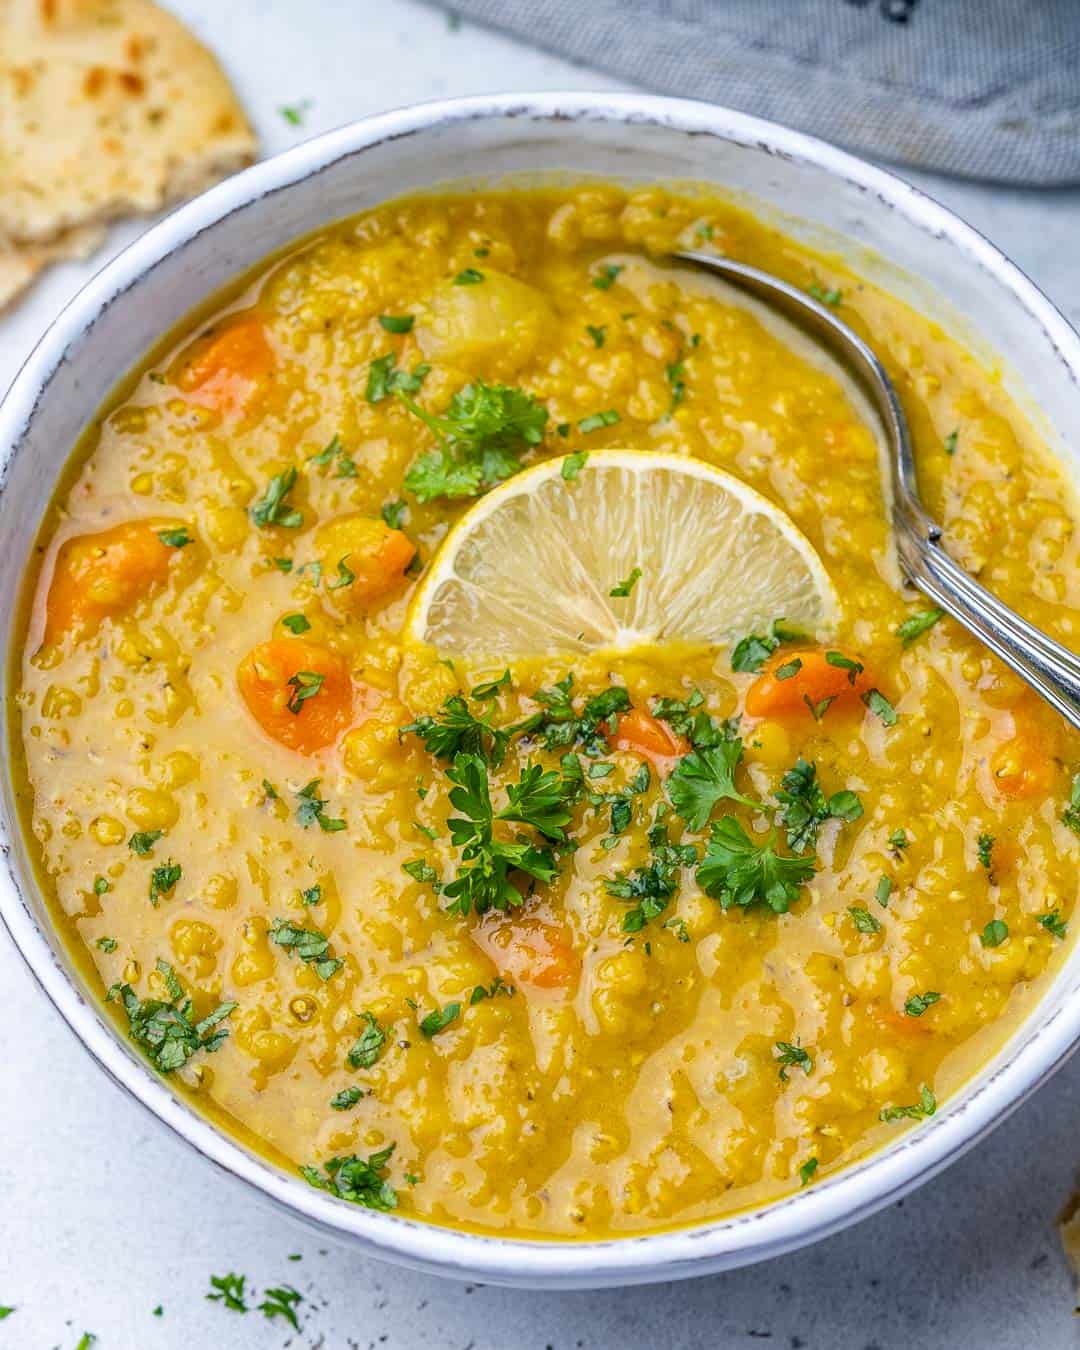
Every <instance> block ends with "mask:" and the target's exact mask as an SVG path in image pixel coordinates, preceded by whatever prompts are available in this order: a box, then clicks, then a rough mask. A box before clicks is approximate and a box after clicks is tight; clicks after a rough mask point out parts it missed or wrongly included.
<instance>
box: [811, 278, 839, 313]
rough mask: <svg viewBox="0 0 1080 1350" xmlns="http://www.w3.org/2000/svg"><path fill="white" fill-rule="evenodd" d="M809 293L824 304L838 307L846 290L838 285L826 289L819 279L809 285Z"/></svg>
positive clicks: (831, 307)
mask: <svg viewBox="0 0 1080 1350" xmlns="http://www.w3.org/2000/svg"><path fill="white" fill-rule="evenodd" d="M806 289H807V293H808V294H809V295H811V296H812V297H813V298H814V299H815V300H817V301H818V302H819V303H820V304H822V305H828V306H829V307H830V309H837V308H838V307H839V305H840V303H841V301H842V300H843V298H844V292H843V291H841V290H839V289H838V288H837V287H835V286H834V287H831V288H829V289H826V287H824V286H822V284H821V283H820V282H819V281H814V282H811V284H810V285H809V286H807V288H806Z"/></svg>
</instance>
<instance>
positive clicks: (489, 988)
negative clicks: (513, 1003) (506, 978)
mask: <svg viewBox="0 0 1080 1350" xmlns="http://www.w3.org/2000/svg"><path fill="white" fill-rule="evenodd" d="M499 994H505V995H506V996H507V998H513V996H514V986H513V985H512V984H504V983H503V977H502V976H501V975H496V976H495V978H494V979H493V980H492V982H491V983H490V984H489V985H483V984H478V985H477V986H476V987H475V988H474V989H473V991H472V993H471V994H470V995H469V1006H470V1007H475V1006H476V1004H477V1003H482V1002H483V1001H484V999H486V998H495V997H496V996H497V995H499Z"/></svg>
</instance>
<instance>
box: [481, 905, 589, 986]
mask: <svg viewBox="0 0 1080 1350" xmlns="http://www.w3.org/2000/svg"><path fill="white" fill-rule="evenodd" d="M472 939H473V941H474V942H475V943H476V945H477V946H478V947H479V948H480V949H481V951H483V952H484V954H485V955H486V956H488V957H490V958H491V961H492V964H493V965H494V966H495V969H496V970H497V971H498V972H499V974H500V975H501V976H502V977H503V979H504V980H506V982H507V983H508V984H514V985H519V984H527V985H532V986H533V987H534V988H536V989H565V988H567V987H568V986H569V985H572V984H573V983H574V982H575V980H576V979H577V977H578V972H579V971H580V969H581V962H580V961H579V960H578V956H577V953H576V952H575V951H574V949H573V947H572V946H571V945H570V936H569V934H568V933H567V931H566V929H565V928H562V927H560V926H559V925H557V924H553V923H549V922H548V921H547V920H546V919H542V918H540V917H539V916H538V915H534V914H515V915H511V916H509V917H507V916H505V915H500V916H498V917H495V916H491V917H489V918H487V919H485V920H484V921H483V922H482V923H481V924H479V925H478V926H477V927H476V928H474V929H473V930H472Z"/></svg>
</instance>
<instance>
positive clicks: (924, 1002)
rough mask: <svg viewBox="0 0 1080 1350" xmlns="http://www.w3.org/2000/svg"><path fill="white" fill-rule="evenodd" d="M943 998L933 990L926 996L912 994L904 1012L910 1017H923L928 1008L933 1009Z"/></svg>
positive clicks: (928, 991)
mask: <svg viewBox="0 0 1080 1350" xmlns="http://www.w3.org/2000/svg"><path fill="white" fill-rule="evenodd" d="M940 997H941V995H940V994H939V993H936V992H935V991H934V990H933V989H928V990H927V991H926V993H925V994H912V996H911V997H910V998H909V999H908V1001H907V1002H906V1003H905V1004H904V1011H905V1012H906V1013H907V1015H908V1016H909V1017H921V1016H922V1015H923V1013H924V1012H925V1011H926V1010H927V1008H932V1007H933V1006H934V1004H935V1003H936V1002H937V1001H938V999H939V998H940Z"/></svg>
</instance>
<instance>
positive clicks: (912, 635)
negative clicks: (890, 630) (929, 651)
mask: <svg viewBox="0 0 1080 1350" xmlns="http://www.w3.org/2000/svg"><path fill="white" fill-rule="evenodd" d="M944 617H945V611H944V610H943V609H920V610H919V612H918V613H917V614H912V615H911V616H910V617H909V618H907V619H905V620H904V622H903V623H902V624H901V625H900V626H899V627H898V628H897V630H896V636H897V637H898V638H899V639H900V641H901V642H902V643H903V644H904V646H905V647H910V646H911V644H912V643H913V642H914V641H915V639H916V638H917V637H921V636H922V635H923V633H925V632H927V631H928V630H929V629H931V628H933V626H934V624H936V623H937V621H938V620H939V619H943V618H944Z"/></svg>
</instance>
